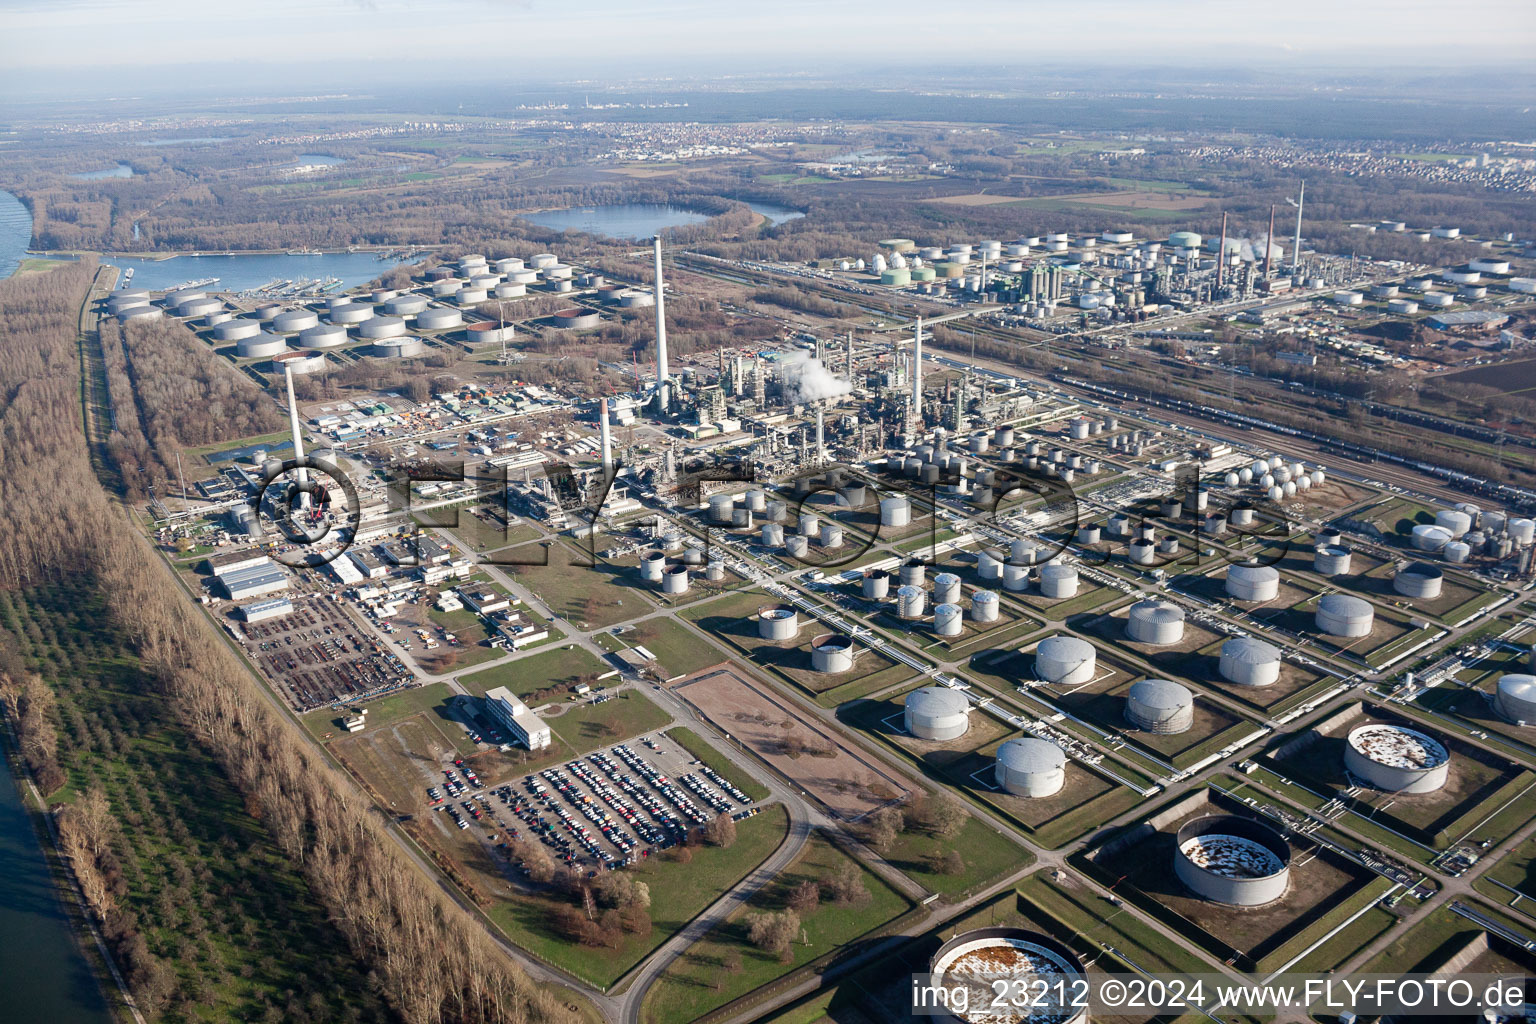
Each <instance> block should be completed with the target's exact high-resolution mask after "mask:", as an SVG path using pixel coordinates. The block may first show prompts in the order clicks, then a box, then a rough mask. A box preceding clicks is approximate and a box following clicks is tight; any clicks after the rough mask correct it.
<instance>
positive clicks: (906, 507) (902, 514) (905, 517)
mask: <svg viewBox="0 0 1536 1024" xmlns="http://www.w3.org/2000/svg"><path fill="white" fill-rule="evenodd" d="M911 522H912V503H911V502H910V501H908V500H907V499H906V498H900V497H898V498H882V499H880V525H881V526H888V527H902V526H906V525H908V524H909V523H911Z"/></svg>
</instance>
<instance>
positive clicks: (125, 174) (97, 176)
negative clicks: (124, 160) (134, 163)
mask: <svg viewBox="0 0 1536 1024" xmlns="http://www.w3.org/2000/svg"><path fill="white" fill-rule="evenodd" d="M131 177H133V168H132V167H129V166H128V165H127V164H118V165H117V166H116V167H103V168H102V169H101V170H99V171H86V172H85V173H84V174H71V175H70V176H69V178H70V180H71V181H100V180H102V179H103V178H131Z"/></svg>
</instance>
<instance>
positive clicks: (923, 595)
mask: <svg viewBox="0 0 1536 1024" xmlns="http://www.w3.org/2000/svg"><path fill="white" fill-rule="evenodd" d="M927 601H928V595H927V592H926V591H924V590H923V588H922V587H914V586H901V587H897V588H896V614H898V615H900V616H901V617H902V618H904V619H920V618H922V617H923V609H924V607H926V605H927Z"/></svg>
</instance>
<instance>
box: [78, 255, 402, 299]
mask: <svg viewBox="0 0 1536 1024" xmlns="http://www.w3.org/2000/svg"><path fill="white" fill-rule="evenodd" d="M419 258H425V257H419ZM101 262H102V263H105V264H107V265H109V266H113V267H118V268H121V269H123V270H125V271H126V270H127V269H128V268H129V267H132V268H133V280H132V281H131V282H129V287H130V288H148V289H149V290H150V291H164V290H166V289H168V288H174V287H175V286H176V285H179V284H186V283H188V282H192V281H206V280H208V279H209V278H211V277H216V278H218V279H219V282H218V284H217V285H212V286H210V288H211V289H212V290H216V291H221V292H243V291H251V290H253V289H256V288H260V287H261V286H262V285H264V284H268V283H270V282H272V281H298V280H300V279H306V280H311V281H313V280H316V279H321V278H327V277H336V278H340V279H341V284H340V285H338V286H337V287H336V289H335V290H336V291H345V290H346V289H348V288H355V287H357V286H358V285H360V284H367V283H368V282H369V281H372V280H373V279H374V278H376V277H378V276H379V275H380V274H382V273H384V272H385V271H386V270H389V269H390V268H391V267H395V266H398V265H399V264H400V262H401V261H400V260H397V259H387V260H381V259H379V257H378V254H377V253H372V252H327V253H308V254H303V255H286V254H284V253H234V254H233V255H228V256H226V255H222V254H221V255H218V256H193V255H191V254H190V253H184V254H182V255H180V256H175V257H172V258H171V259H165V258H164V257H163V256H151V257H140V256H103V257H102V258H101ZM118 283H119V284H121V283H122V279H121V278H119V279H118Z"/></svg>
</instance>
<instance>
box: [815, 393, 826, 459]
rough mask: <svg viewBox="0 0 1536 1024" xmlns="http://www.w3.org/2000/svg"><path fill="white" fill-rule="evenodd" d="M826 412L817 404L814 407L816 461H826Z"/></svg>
mask: <svg viewBox="0 0 1536 1024" xmlns="http://www.w3.org/2000/svg"><path fill="white" fill-rule="evenodd" d="M825 419H826V412H825V410H823V409H822V407H821V405H820V404H819V403H818V404H817V406H816V461H817V462H818V463H820V462H825V461H827V431H826V425H825V422H824V421H825Z"/></svg>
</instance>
